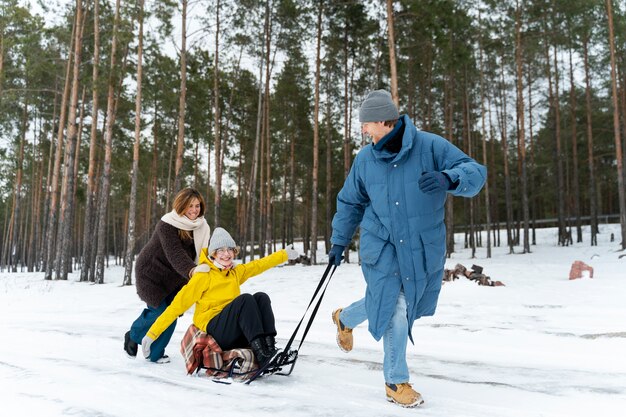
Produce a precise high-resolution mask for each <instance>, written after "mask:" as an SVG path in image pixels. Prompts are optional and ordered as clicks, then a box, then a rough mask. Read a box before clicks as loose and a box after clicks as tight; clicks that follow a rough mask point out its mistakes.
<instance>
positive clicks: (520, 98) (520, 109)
mask: <svg viewBox="0 0 626 417" xmlns="http://www.w3.org/2000/svg"><path fill="white" fill-rule="evenodd" d="M515 3H516V9H517V10H516V13H515V63H516V69H517V74H516V75H517V83H516V85H517V119H518V123H519V139H518V144H519V146H518V147H519V149H518V153H519V158H520V163H521V169H522V175H521V182H522V216H523V221H524V240H523V245H522V246H523V253H529V252H530V240H529V232H530V231H529V218H530V215H529V210H528V178H527V173H526V132H525V121H524V93H523V91H524V86H523V80H524V74H523V65H522V31H521V27H522V16H521V15H522V12H521V10H520V6H519V1H516V2H515Z"/></svg>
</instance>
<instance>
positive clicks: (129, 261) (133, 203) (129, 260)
mask: <svg viewBox="0 0 626 417" xmlns="http://www.w3.org/2000/svg"><path fill="white" fill-rule="evenodd" d="M138 6H139V18H138V20H139V44H138V45H137V91H136V93H135V94H136V95H135V143H134V146H133V168H132V170H131V181H130V204H129V207H128V240H127V243H126V255H125V257H124V281H123V282H122V285H131V284H132V283H133V280H132V274H133V255H134V252H135V216H136V213H135V212H136V208H137V174H138V171H139V146H140V144H141V84H142V81H143V10H144V0H138Z"/></svg>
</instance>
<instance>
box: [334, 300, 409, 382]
mask: <svg viewBox="0 0 626 417" xmlns="http://www.w3.org/2000/svg"><path fill="white" fill-rule="evenodd" d="M406 314H407V313H406V300H405V298H404V291H400V295H399V296H398V301H397V302H396V310H395V312H394V313H393V316H392V317H391V321H390V322H389V326H388V327H387V330H385V333H384V334H383V350H384V353H385V355H384V360H383V373H384V375H385V382H386V383H388V384H401V383H403V382H409V367H408V365H407V363H406V344H407V342H408V339H409V324H408V321H407V316H406ZM339 320H341V322H342V323H343V325H344V326H346V327H348V328H350V329H354V328H355V327H356V326H358V325H359V324H361V323H363V322H364V321H365V320H367V312H366V311H365V298H361V299H360V300H358V301H355V302H354V303H352V304H350V305H349V306H348V307H346V308H344V309H343V310H341V313H340V314H339Z"/></svg>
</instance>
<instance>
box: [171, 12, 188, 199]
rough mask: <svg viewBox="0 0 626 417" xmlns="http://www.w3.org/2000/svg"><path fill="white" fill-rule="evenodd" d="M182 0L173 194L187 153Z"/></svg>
mask: <svg viewBox="0 0 626 417" xmlns="http://www.w3.org/2000/svg"><path fill="white" fill-rule="evenodd" d="M188 3H189V1H188V0H182V5H183V13H182V15H183V19H182V34H181V47H180V99H179V102H178V136H177V142H176V165H175V167H174V188H173V190H172V192H171V194H172V195H174V194H176V193H177V192H178V191H179V190H180V189H181V187H182V185H181V184H182V178H181V177H182V175H183V172H182V168H183V154H184V153H185V103H186V100H187V4H188Z"/></svg>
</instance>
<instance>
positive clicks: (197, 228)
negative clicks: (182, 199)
mask: <svg viewBox="0 0 626 417" xmlns="http://www.w3.org/2000/svg"><path fill="white" fill-rule="evenodd" d="M161 220H162V221H164V222H165V223H167V224H169V225H171V226H174V227H175V228H177V229H181V230H187V231H193V243H194V245H195V247H196V259H195V262H196V264H197V263H198V257H199V256H200V252H202V249H203V248H208V247H209V237H210V236H211V228H210V227H209V224H208V223H207V222H206V220H205V218H204V216H200V217H198V218H196V220H189V218H188V217H187V216H184V215H183V216H179V215H178V213H176V210H172V211H170V212H169V213H166V214H165V215H163V217H161Z"/></svg>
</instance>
